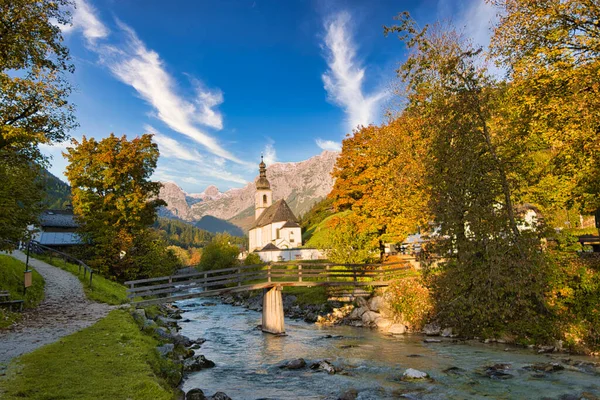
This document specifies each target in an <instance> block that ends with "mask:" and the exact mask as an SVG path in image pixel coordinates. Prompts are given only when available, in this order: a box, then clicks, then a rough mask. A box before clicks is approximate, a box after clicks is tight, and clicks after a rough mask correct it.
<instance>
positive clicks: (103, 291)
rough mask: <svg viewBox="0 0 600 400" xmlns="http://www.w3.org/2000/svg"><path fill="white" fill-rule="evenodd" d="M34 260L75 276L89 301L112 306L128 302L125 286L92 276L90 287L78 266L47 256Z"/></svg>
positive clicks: (38, 256) (39, 256)
mask: <svg viewBox="0 0 600 400" xmlns="http://www.w3.org/2000/svg"><path fill="white" fill-rule="evenodd" d="M35 258H37V259H40V260H42V261H45V262H47V263H48V264H51V265H54V266H55V267H58V268H60V269H63V270H65V271H67V272H70V273H72V274H73V275H75V276H77V277H78V278H79V280H80V281H81V283H82V284H83V289H84V291H85V295H86V296H87V298H88V299H90V300H93V301H97V302H100V303H107V304H112V305H119V304H125V303H127V301H128V299H127V294H126V292H125V286H123V285H121V284H120V283H118V282H114V281H111V280H110V279H106V278H104V277H103V276H100V275H98V274H94V277H93V279H92V286H90V280H89V275H87V278H84V277H83V272H81V273H80V272H79V266H78V265H76V264H71V263H69V262H67V263H65V262H64V261H63V260H62V259H61V258H56V257H51V256H49V255H36V256H35Z"/></svg>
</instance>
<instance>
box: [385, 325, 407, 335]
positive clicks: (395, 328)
mask: <svg viewBox="0 0 600 400" xmlns="http://www.w3.org/2000/svg"><path fill="white" fill-rule="evenodd" d="M387 331H388V333H389V334H391V335H403V334H405V333H406V325H404V324H393V325H391V326H390V327H389V328H388V330H387Z"/></svg>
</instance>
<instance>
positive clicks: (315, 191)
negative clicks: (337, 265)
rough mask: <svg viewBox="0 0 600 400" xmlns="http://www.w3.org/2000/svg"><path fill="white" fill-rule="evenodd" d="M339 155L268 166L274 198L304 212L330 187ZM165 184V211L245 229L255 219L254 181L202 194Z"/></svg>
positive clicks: (298, 212)
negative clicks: (224, 222) (226, 223)
mask: <svg viewBox="0 0 600 400" xmlns="http://www.w3.org/2000/svg"><path fill="white" fill-rule="evenodd" d="M338 154H339V153H337V152H331V151H325V152H323V153H321V154H320V155H318V156H315V157H312V158H310V159H308V160H306V161H302V162H297V163H277V164H273V165H271V166H269V167H268V168H267V178H268V179H269V182H270V183H271V189H272V190H273V201H276V200H278V199H285V200H286V201H287V203H288V204H289V206H290V207H291V209H292V211H294V214H296V216H300V215H302V214H304V213H305V212H307V211H308V210H309V209H310V207H312V206H313V204H315V203H316V202H317V201H319V200H321V199H322V198H324V197H325V196H327V194H329V192H330V191H331V189H332V188H333V178H332V177H331V171H332V170H333V167H334V165H335V160H336V158H337V155H338ZM164 185H165V186H164V187H163V189H162V190H161V192H160V198H161V199H163V200H165V201H166V202H167V204H168V206H167V210H168V212H169V213H170V214H172V215H174V216H176V217H178V218H181V219H184V220H187V221H198V220H200V219H201V218H202V217H203V216H206V215H210V216H213V217H216V218H220V219H223V220H230V221H231V222H233V223H235V224H236V225H238V226H240V227H242V228H243V229H244V230H246V229H247V228H248V226H249V225H250V224H251V223H252V221H253V220H254V193H255V190H256V189H255V186H254V182H252V183H248V184H247V185H246V186H244V187H243V188H236V189H231V190H228V191H226V192H224V193H221V192H219V190H218V189H217V188H216V187H214V186H209V187H208V188H207V189H206V190H205V191H204V192H202V193H198V194H190V195H186V193H185V192H184V191H183V190H182V189H181V188H179V187H178V186H177V185H175V184H174V183H170V182H167V183H165V184H164ZM186 198H187V201H186Z"/></svg>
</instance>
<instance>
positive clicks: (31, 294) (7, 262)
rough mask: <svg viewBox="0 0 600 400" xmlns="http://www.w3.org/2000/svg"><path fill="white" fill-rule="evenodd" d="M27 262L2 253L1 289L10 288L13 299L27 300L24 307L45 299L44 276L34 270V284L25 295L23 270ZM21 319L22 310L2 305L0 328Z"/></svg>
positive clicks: (0, 269)
mask: <svg viewBox="0 0 600 400" xmlns="http://www.w3.org/2000/svg"><path fill="white" fill-rule="evenodd" d="M24 271H25V263H23V262H21V261H19V260H16V259H14V258H12V257H10V256H5V255H0V290H8V291H9V292H10V299H11V300H25V303H24V305H23V307H24V308H33V307H35V306H37V305H38V304H39V303H40V302H41V301H42V300H43V299H44V278H42V276H41V275H40V274H39V273H38V272H37V271H35V270H34V271H33V284H32V286H31V287H29V288H28V289H27V293H26V295H25V296H23V272H24ZM20 319H21V313H20V312H11V311H9V310H8V309H7V308H6V307H0V329H2V328H6V327H9V326H10V325H12V324H13V323H15V322H17V321H18V320H20Z"/></svg>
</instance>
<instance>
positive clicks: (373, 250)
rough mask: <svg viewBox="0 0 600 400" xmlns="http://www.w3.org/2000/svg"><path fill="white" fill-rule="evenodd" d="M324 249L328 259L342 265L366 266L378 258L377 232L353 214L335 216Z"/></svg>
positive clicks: (329, 222) (330, 222)
mask: <svg viewBox="0 0 600 400" xmlns="http://www.w3.org/2000/svg"><path fill="white" fill-rule="evenodd" d="M328 225H329V232H328V235H327V238H326V239H325V243H324V249H323V250H325V251H326V253H327V258H328V259H329V260H330V261H332V262H335V263H340V264H364V263H368V262H372V261H374V260H375V259H376V258H377V254H378V253H377V243H378V240H377V230H376V229H374V228H373V227H371V228H370V229H369V227H368V226H366V225H365V224H364V220H363V219H362V218H360V217H359V216H357V215H356V214H354V213H352V212H346V213H344V215H343V216H338V215H334V216H333V217H332V218H331V219H330V220H329V221H328Z"/></svg>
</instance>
